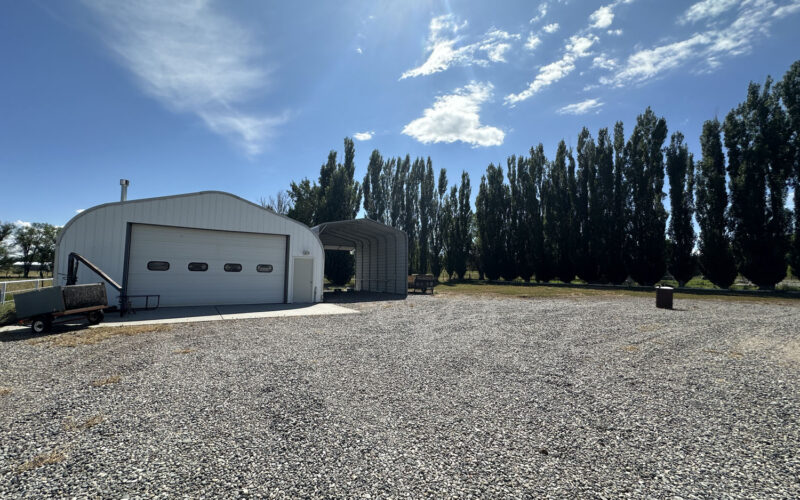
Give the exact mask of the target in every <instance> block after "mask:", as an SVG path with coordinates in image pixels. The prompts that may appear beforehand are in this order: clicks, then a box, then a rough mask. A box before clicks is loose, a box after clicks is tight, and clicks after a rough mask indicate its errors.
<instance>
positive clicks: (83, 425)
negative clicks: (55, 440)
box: [64, 414, 106, 432]
mask: <svg viewBox="0 0 800 500" xmlns="http://www.w3.org/2000/svg"><path fill="white" fill-rule="evenodd" d="M105 420H106V417H104V416H103V415H100V414H97V415H95V416H93V417H89V418H88V419H86V420H85V421H83V422H78V421H77V420H75V418H73V417H67V421H66V422H64V430H66V431H69V432H74V431H85V430H86V429H91V428H92V427H94V426H96V425H100V424H102V423H103V422H105Z"/></svg>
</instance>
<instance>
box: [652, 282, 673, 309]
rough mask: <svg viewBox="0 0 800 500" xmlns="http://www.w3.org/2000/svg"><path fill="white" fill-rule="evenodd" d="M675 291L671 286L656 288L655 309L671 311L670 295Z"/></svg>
mask: <svg viewBox="0 0 800 500" xmlns="http://www.w3.org/2000/svg"><path fill="white" fill-rule="evenodd" d="M674 291H675V289H674V288H672V287H671V286H657V287H656V307H658V308H659V309H672V293H673V292H674Z"/></svg>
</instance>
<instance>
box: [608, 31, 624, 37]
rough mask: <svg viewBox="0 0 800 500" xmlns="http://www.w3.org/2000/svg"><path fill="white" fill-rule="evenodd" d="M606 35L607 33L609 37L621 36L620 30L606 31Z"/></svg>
mask: <svg viewBox="0 0 800 500" xmlns="http://www.w3.org/2000/svg"><path fill="white" fill-rule="evenodd" d="M606 33H608V34H609V35H612V36H622V30H621V29H615V30H608V31H606Z"/></svg>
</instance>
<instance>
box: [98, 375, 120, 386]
mask: <svg viewBox="0 0 800 500" xmlns="http://www.w3.org/2000/svg"><path fill="white" fill-rule="evenodd" d="M121 379H122V377H120V376H119V375H111V376H109V377H106V378H99V379H97V380H92V382H91V386H92V387H103V386H104V385H110V384H116V383H117V382H119V381H120V380H121Z"/></svg>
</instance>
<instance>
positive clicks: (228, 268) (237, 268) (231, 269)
mask: <svg viewBox="0 0 800 500" xmlns="http://www.w3.org/2000/svg"><path fill="white" fill-rule="evenodd" d="M225 272H226V273H240V272H242V265H241V264H225Z"/></svg>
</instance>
